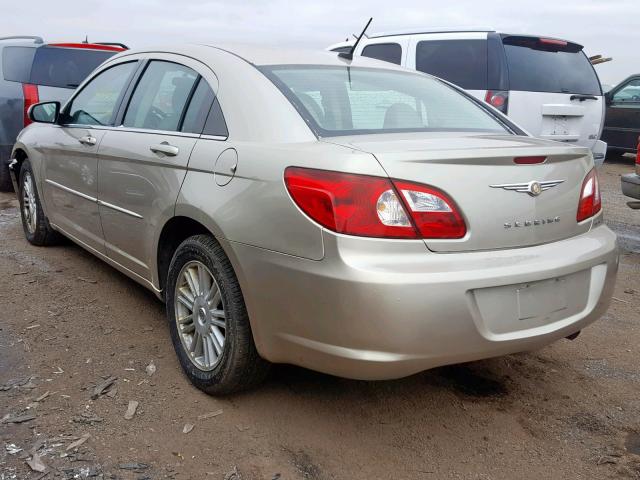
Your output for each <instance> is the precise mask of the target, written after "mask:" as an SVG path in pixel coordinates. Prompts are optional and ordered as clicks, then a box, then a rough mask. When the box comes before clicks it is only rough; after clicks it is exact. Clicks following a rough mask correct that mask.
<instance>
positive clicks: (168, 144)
mask: <svg viewBox="0 0 640 480" xmlns="http://www.w3.org/2000/svg"><path fill="white" fill-rule="evenodd" d="M212 102H213V92H212V90H211V88H210V87H208V84H207V82H206V81H205V80H204V79H203V78H202V77H200V75H199V74H198V73H197V72H196V71H195V70H194V69H192V68H189V67H187V66H185V65H183V64H180V63H176V62H173V61H166V60H151V61H150V62H148V64H147V66H146V68H145V70H144V73H143V74H142V76H141V77H140V80H139V82H138V85H137V86H136V89H135V90H134V91H133V93H132V94H131V99H130V101H129V105H128V106H127V108H126V110H125V112H124V114H123V118H122V125H120V126H119V127H118V128H115V129H112V130H110V131H109V132H107V134H106V135H105V137H104V139H103V141H102V144H101V145H100V150H99V158H100V160H99V172H98V177H99V193H98V198H99V202H98V203H99V208H100V216H101V219H102V228H103V231H104V235H105V247H106V251H107V255H108V256H109V257H110V258H112V259H113V260H115V261H116V262H118V263H119V264H121V265H122V266H124V267H125V268H127V269H129V270H130V271H132V272H134V273H136V274H138V275H139V276H141V277H143V278H145V279H151V278H152V277H153V275H152V272H151V271H150V265H152V264H153V260H154V255H155V240H156V234H157V232H158V231H159V229H160V228H161V227H162V225H163V224H164V222H166V221H167V220H168V219H169V218H171V217H172V216H173V213H174V207H175V202H176V198H177V196H178V193H179V191H180V187H181V185H182V181H183V180H184V177H185V175H186V169H187V164H188V162H189V156H190V155H191V151H192V150H193V148H194V146H195V144H196V141H197V139H198V137H199V136H200V133H201V132H202V127H203V124H204V118H206V113H207V112H208V111H209V108H210V106H211V103H212ZM203 112H204V118H203Z"/></svg>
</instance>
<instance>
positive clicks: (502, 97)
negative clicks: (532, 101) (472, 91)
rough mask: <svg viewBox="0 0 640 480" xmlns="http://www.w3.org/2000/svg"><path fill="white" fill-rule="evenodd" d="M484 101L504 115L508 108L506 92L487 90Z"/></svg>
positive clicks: (507, 93) (507, 94)
mask: <svg viewBox="0 0 640 480" xmlns="http://www.w3.org/2000/svg"><path fill="white" fill-rule="evenodd" d="M484 101H485V102H487V103H488V104H489V105H491V106H492V107H494V108H497V109H498V110H500V111H501V112H502V113H504V114H505V115H506V113H507V109H508V106H509V92H508V91H506V90H488V91H487V94H486V95H485V97H484Z"/></svg>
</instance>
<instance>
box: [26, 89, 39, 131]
mask: <svg viewBox="0 0 640 480" xmlns="http://www.w3.org/2000/svg"><path fill="white" fill-rule="evenodd" d="M22 96H23V97H24V112H23V117H22V118H23V123H24V126H25V127H26V126H27V125H29V124H30V123H31V119H30V118H29V107H31V105H35V104H36V103H38V102H39V101H40V98H39V95H38V86H37V85H32V84H30V83H23V84H22Z"/></svg>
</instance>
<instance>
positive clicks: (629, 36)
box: [0, 0, 640, 84]
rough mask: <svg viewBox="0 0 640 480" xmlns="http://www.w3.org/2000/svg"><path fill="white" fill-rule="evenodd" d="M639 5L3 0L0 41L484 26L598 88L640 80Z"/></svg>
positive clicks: (619, 1)
mask: <svg viewBox="0 0 640 480" xmlns="http://www.w3.org/2000/svg"><path fill="white" fill-rule="evenodd" d="M639 2H640V0H555V1H550V0H487V1H479V0H476V1H474V0H449V1H442V0H437V1H436V0H395V1H389V0H384V1H383V0H367V1H365V0H339V1H338V0H324V1H323V0H319V1H307V0H298V1H295V0H294V1H285V0H270V1H258V0H236V1H233V0H227V1H218V0H210V1H207V0H192V1H183V2H179V1H172V0H141V1H136V0H130V1H122V0H82V1H76V0H66V1H65V0H28V1H25V0H23V1H19V2H18V1H16V0H0V11H1V12H2V20H3V22H2V24H3V26H2V30H0V35H15V34H30V35H40V36H43V37H44V38H45V40H46V41H60V40H64V41H76V40H82V39H84V37H85V35H88V36H89V40H90V41H117V42H123V43H126V44H128V45H129V46H130V47H132V48H135V47H139V46H146V45H157V44H168V43H173V42H180V43H184V42H208V43H215V42H225V43H226V42H243V43H260V44H263V45H264V44H273V45H289V44H295V45H296V46H300V47H310V48H318V49H320V48H324V47H326V46H328V45H330V44H332V43H336V42H339V41H342V40H344V39H345V38H346V37H347V36H349V35H350V34H351V33H359V32H360V30H361V29H362V27H363V26H364V24H365V22H366V21H367V19H368V18H369V17H373V23H372V25H371V27H370V31H371V32H376V31H387V30H394V29H406V28H414V27H446V26H456V27H459V26H470V25H472V26H488V27H493V28H496V29H497V30H499V31H503V32H507V33H529V34H540V35H545V36H553V37H560V38H565V39H568V40H572V41H575V42H578V43H581V44H582V45H584V46H585V52H586V53H587V54H588V55H595V54H604V55H605V56H611V57H613V58H614V60H613V62H610V63H606V64H602V65H599V66H597V67H596V70H597V72H598V74H599V75H600V78H601V81H602V83H606V84H615V83H617V82H619V81H620V80H622V79H624V78H625V77H627V76H628V75H630V74H632V73H638V72H640V51H639V48H638V46H639V45H640V28H639V25H640V22H639V20H638V19H639V17H638V14H639V13H640V11H639V10H638V6H639V5H640V3H639Z"/></svg>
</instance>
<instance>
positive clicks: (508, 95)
mask: <svg viewBox="0 0 640 480" xmlns="http://www.w3.org/2000/svg"><path fill="white" fill-rule="evenodd" d="M352 45H353V42H343V43H339V44H335V45H332V46H330V47H329V48H328V49H327V50H331V51H335V52H345V51H349V50H350V49H351V46H352ZM582 48H583V47H582V45H578V44H577V43H573V42H569V41H566V40H560V39H556V38H545V37H538V36H532V35H521V34H517V35H511V34H506V33H498V32H496V31H494V30H489V29H474V30H455V31H443V30H438V31H415V30H414V31H407V32H393V33H381V34H374V35H369V36H368V38H367V37H363V38H362V40H361V41H360V43H359V44H358V46H357V48H356V51H355V52H354V53H355V54H356V55H363V56H365V57H372V58H377V59H380V60H385V61H387V62H392V63H396V64H398V65H402V66H405V67H407V68H413V69H416V70H419V71H421V72H425V73H429V74H431V75H435V76H437V77H440V78H442V79H444V80H447V81H449V82H451V83H454V84H456V85H458V86H459V87H461V88H463V89H465V90H466V91H467V92H469V93H470V94H472V95H473V96H475V97H476V98H479V99H481V100H484V101H486V102H487V103H490V104H491V105H493V106H494V107H495V108H497V109H498V110H500V111H501V112H503V113H505V114H507V115H508V116H509V117H511V118H512V119H513V120H514V121H515V122H516V123H517V124H518V125H520V126H521V127H523V128H524V129H525V130H527V131H528V132H529V133H530V134H532V135H534V136H536V137H540V138H546V139H550V140H556V141H561V142H570V143H574V144H577V145H581V146H585V147H588V148H590V149H591V150H592V151H593V156H594V159H595V160H596V164H601V163H602V162H603V161H604V157H605V153H606V150H607V144H606V143H604V142H602V141H601V140H599V139H600V135H601V133H602V128H603V124H604V111H605V102H604V98H603V94H602V89H601V87H600V80H599V79H598V76H597V75H596V72H595V70H594V69H593V66H592V65H591V62H589V59H588V58H587V56H586V55H585V54H584V52H583V50H582Z"/></svg>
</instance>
